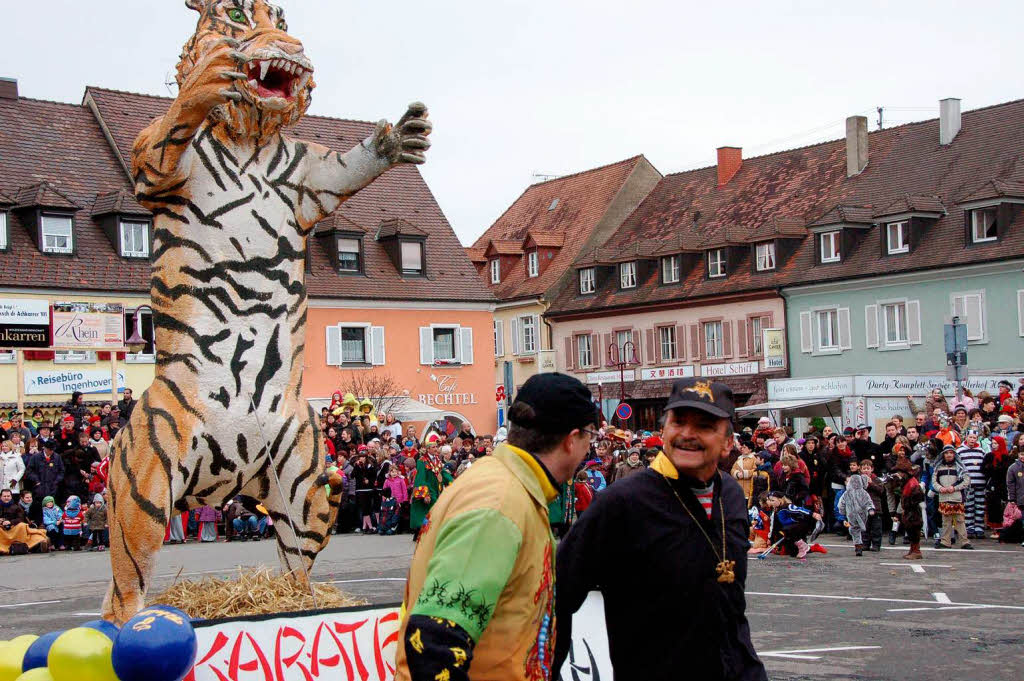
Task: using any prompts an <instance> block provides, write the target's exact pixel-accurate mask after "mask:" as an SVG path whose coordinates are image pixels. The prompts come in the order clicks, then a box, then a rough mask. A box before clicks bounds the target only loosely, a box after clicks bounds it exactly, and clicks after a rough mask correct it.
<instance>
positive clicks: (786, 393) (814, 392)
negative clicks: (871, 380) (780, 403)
mask: <svg viewBox="0 0 1024 681" xmlns="http://www.w3.org/2000/svg"><path fill="white" fill-rule="evenodd" d="M853 394H854V393H853V376H829V377H827V378H778V379H771V378H770V379H768V399H769V400H800V399H809V400H812V399H816V398H821V397H836V398H839V397H846V396H847V395H853Z"/></svg>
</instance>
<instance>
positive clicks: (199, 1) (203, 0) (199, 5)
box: [185, 0, 209, 13]
mask: <svg viewBox="0 0 1024 681" xmlns="http://www.w3.org/2000/svg"><path fill="white" fill-rule="evenodd" d="M208 4H209V0H185V7H188V8H189V9H194V10H195V11H197V12H199V13H202V11H203V10H204V9H206V6H207V5H208Z"/></svg>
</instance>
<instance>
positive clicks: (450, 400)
mask: <svg viewBox="0 0 1024 681" xmlns="http://www.w3.org/2000/svg"><path fill="white" fill-rule="evenodd" d="M430 380H431V381H433V382H434V383H436V384H437V392H433V393H420V394H419V400H420V402H423V403H425V404H429V405H430V406H432V407H440V406H447V405H452V404H477V400H476V393H463V392H459V391H458V379H456V378H455V376H450V375H448V374H442V375H440V376H438V375H434V374H431V375H430Z"/></svg>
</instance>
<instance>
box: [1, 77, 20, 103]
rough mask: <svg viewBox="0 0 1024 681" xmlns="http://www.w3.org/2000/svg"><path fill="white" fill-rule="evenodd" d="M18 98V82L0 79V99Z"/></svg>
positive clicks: (11, 79) (12, 79) (10, 79)
mask: <svg viewBox="0 0 1024 681" xmlns="http://www.w3.org/2000/svg"><path fill="white" fill-rule="evenodd" d="M17 98H18V80H17V79H16V78H2V77H0V99H17Z"/></svg>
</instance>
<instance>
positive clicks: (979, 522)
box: [956, 428, 985, 539]
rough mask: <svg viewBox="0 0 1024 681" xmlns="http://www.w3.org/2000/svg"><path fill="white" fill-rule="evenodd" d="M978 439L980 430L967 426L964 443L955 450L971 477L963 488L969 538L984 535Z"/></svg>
mask: <svg viewBox="0 0 1024 681" xmlns="http://www.w3.org/2000/svg"><path fill="white" fill-rule="evenodd" d="M980 439H981V432H980V431H978V429H977V428H969V429H968V430H967V432H966V433H965V434H964V443H963V444H962V445H960V447H959V448H957V450H956V454H957V456H958V457H960V462H961V463H963V465H964V467H965V468H966V469H967V474H968V475H969V476H970V478H971V486H970V488H968V489H966V490H964V497H965V503H966V513H965V515H966V516H967V536H968V537H970V538H971V539H984V537H985V474H984V473H982V470H981V464H982V462H983V461H984V460H985V451H984V450H983V449H982V448H981V445H980V444H979V441H980Z"/></svg>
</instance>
